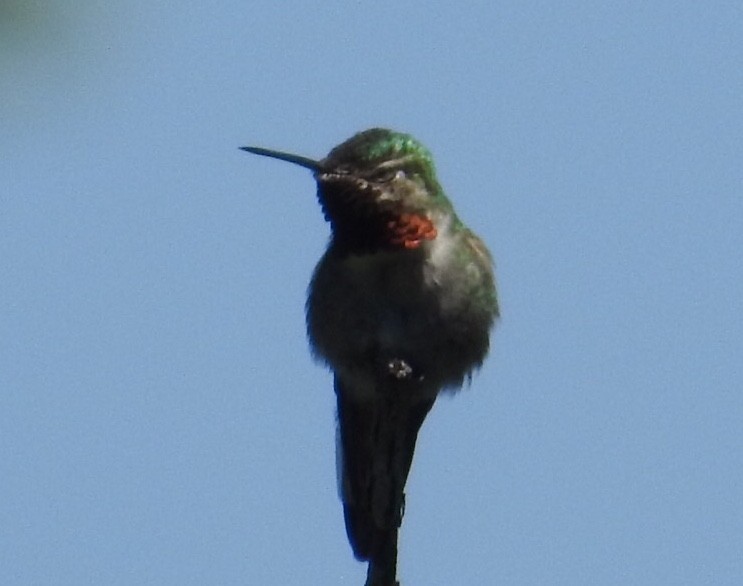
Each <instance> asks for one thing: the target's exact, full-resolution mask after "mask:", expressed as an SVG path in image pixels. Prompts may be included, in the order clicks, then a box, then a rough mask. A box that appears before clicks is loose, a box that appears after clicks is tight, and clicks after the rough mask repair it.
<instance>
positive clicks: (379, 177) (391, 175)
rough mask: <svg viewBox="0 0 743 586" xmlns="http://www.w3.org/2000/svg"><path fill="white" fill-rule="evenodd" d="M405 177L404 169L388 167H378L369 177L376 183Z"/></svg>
mask: <svg viewBox="0 0 743 586" xmlns="http://www.w3.org/2000/svg"><path fill="white" fill-rule="evenodd" d="M403 177H405V171H403V170H402V169H393V168H387V169H378V170H377V171H375V172H374V174H372V176H371V177H370V178H369V179H370V180H371V181H374V182H375V183H389V182H391V181H394V180H395V179H402V178H403Z"/></svg>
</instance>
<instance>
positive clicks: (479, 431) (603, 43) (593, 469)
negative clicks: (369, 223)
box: [0, 1, 743, 586]
mask: <svg viewBox="0 0 743 586" xmlns="http://www.w3.org/2000/svg"><path fill="white" fill-rule="evenodd" d="M73 4H74V3H71V2H57V3H55V5H54V7H50V6H44V3H41V2H16V3H12V2H5V3H3V4H2V5H1V6H0V23H1V24H0V33H2V34H1V35H0V49H2V50H1V51H0V54H1V55H2V56H0V71H2V75H0V89H1V90H2V95H3V100H2V103H0V117H1V118H2V122H3V135H2V137H1V138H0V178H2V186H0V207H1V210H2V211H1V212H0V271H1V273H2V275H3V279H2V282H0V333H1V334H2V335H1V336H0V525H1V526H2V528H3V529H2V531H0V559H1V560H2V563H0V582H2V583H3V584H14V585H15V584H17V585H26V584H55V585H56V584H59V585H67V584H70V585H72V584H75V585H77V584H111V585H119V584H120V585H129V584H132V585H143V584H152V585H170V584H173V585H176V584H177V585H179V586H180V585H184V584H194V585H197V584H198V585H200V584H220V585H230V584H234V585H238V584H240V585H243V584H288V585H293V584H297V585H300V584H347V585H354V586H356V585H360V584H362V583H363V576H364V571H365V570H364V567H363V566H362V565H361V564H358V563H357V562H355V561H354V560H353V558H352V555H351V551H350V548H349V546H348V544H347V542H346V537H345V531H344V528H343V520H342V513H341V507H340V504H339V502H338V500H337V495H336V485H335V458H334V434H335V431H334V426H335V423H334V413H333V409H334V401H333V392H332V388H331V375H330V373H328V372H327V371H325V370H324V369H323V368H322V367H320V366H318V365H316V364H313V362H312V360H311V357H310V355H309V352H308V350H307V343H306V340H305V334H304V315H303V305H304V296H305V290H306V286H307V283H308V280H309V277H310V275H311V272H312V269H313V267H314V263H315V262H316V261H317V259H318V258H319V256H320V254H321V253H322V250H323V248H324V246H325V243H326V241H327V236H328V227H327V225H326V224H325V223H324V221H323V219H322V216H321V214H320V211H319V208H318V206H317V203H316V200H315V195H314V184H313V182H312V179H311V176H310V174H309V173H308V172H307V171H306V170H303V169H299V168H292V167H291V166H288V165H280V164H279V163H276V162H272V161H268V160H262V159H259V158H257V157H252V156H249V155H247V154H246V153H243V152H241V151H239V150H238V149H237V147H238V146H240V145H243V144H258V145H263V146H267V147H274V148H280V149H283V150H289V151H295V152H297V153H301V154H305V155H307V156H314V157H321V156H323V155H325V154H326V153H327V151H328V150H329V149H330V148H331V147H333V146H334V145H336V144H337V143H339V142H341V141H342V140H344V139H346V138H348V137H349V136H350V135H352V134H353V133H355V132H357V131H359V130H362V129H364V128H368V127H370V126H387V127H391V128H395V129H398V130H402V131H406V132H410V133H411V134H413V135H415V136H416V137H417V138H419V139H420V140H421V141H422V142H423V143H424V144H426V145H427V146H428V147H429V148H430V150H431V151H432V152H433V154H434V157H435V159H436V161H437V166H438V171H439V178H440V180H441V182H442V184H443V185H444V186H445V188H446V190H447V192H448V193H449V195H450V196H451V198H452V200H453V202H454V203H455V205H456V207H457V210H458V212H459V214H460V216H461V217H462V218H463V219H464V220H465V221H467V222H468V223H469V224H470V225H471V227H472V228H473V229H474V230H475V231H476V232H478V233H479V234H480V235H481V236H482V237H483V239H484V240H485V241H486V242H487V244H488V246H489V247H490V248H491V250H492V251H493V253H494V256H495V257H496V260H497V275H498V280H499V290H500V295H501V303H502V311H503V319H502V320H501V322H500V324H499V326H498V328H497V330H496V332H495V334H494V339H493V350H492V354H491V357H490V358H489V360H488V361H487V363H486V364H485V366H484V367H483V369H482V370H481V372H480V373H479V375H478V376H477V377H476V378H475V380H474V381H473V383H472V385H471V387H470V388H468V389H465V390H464V391H462V392H461V393H459V394H458V395H457V396H455V397H453V398H451V397H443V398H442V399H441V400H440V401H439V402H438V403H437V405H436V407H435V408H434V411H433V412H432V414H431V415H430V416H429V418H428V420H427V422H426V424H425V426H424V428H423V430H422V432H421V436H420V439H419V444H418V450H417V454H416V461H415V463H414V466H413V471H412V473H411V477H410V480H409V482H408V490H407V494H408V498H407V508H406V517H405V522H404V526H403V531H402V541H401V546H400V562H399V566H400V578H401V580H402V583H403V585H404V586H415V585H417V584H426V585H437V584H442V585H443V584H455V583H459V584H472V585H478V584H483V585H489V584H509V585H510V584H514V585H547V584H548V585H565V586H574V585H582V584H585V585H595V584H602V585H615V584H616V585H626V584H648V585H651V584H652V585H658V584H669V585H671V584H673V585H677V584H695V585H697V584H714V585H724V584H740V583H743V555H742V552H743V505H741V494H743V397H742V396H741V393H740V384H741V375H742V374H743V366H741V365H743V268H742V267H743V263H742V262H741V250H743V195H742V193H743V165H741V160H743V148H742V146H743V144H742V143H743V139H742V137H743V115H742V114H741V95H742V94H743V67H741V63H743V37H741V34H740V31H741V25H742V24H743V9H741V5H740V3H736V2H720V1H712V2H705V3H700V2H684V1H682V2H665V1H660V2H632V1H630V2H622V3H615V2H605V1H598V2H596V1H594V2H562V3H552V2H537V1H519V2H495V3H493V2H487V3H485V2H475V3H471V4H465V5H460V4H456V3H438V2H433V3H431V2H419V1H413V2H407V3H406V2H403V3H400V2H387V1H380V2H375V3H362V2H350V3H349V2H328V3H324V4H322V5H317V4H316V3H315V4H313V3H300V2H277V3H257V5H251V4H250V3H245V2H226V1H225V2H216V3H203V2H191V1H185V2H178V3H175V2H161V3H156V4H154V5H153V4H148V3H145V2H129V3H119V4H118V5H116V4H113V3H109V4H105V3H103V4H101V3H98V5H95V3H90V5H89V6H87V7H84V8H80V7H79V6H76V7H74V8H73ZM14 5H15V10H12V8H13V6H14Z"/></svg>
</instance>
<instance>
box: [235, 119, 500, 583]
mask: <svg viewBox="0 0 743 586" xmlns="http://www.w3.org/2000/svg"><path fill="white" fill-rule="evenodd" d="M241 149H243V150H245V151H247V152H250V153H253V154H256V155H262V156H266V157H272V158H274V159H280V160H282V161H287V162H289V163H294V164H296V165H299V166H301V167H304V168H307V169H309V170H310V171H312V173H313V175H314V179H315V181H316V182H317V198H318V200H319V203H320V207H321V208H322V211H323V214H324V216H325V219H326V220H327V221H328V222H329V223H330V228H331V237H330V241H329V244H328V247H327V250H326V251H325V253H324V255H323V256H322V258H321V259H320V261H319V263H318V264H317V266H316V268H315V271H314V274H313V276H312V280H311V282H310V285H309V289H308V296H307V304H306V321H307V335H308V338H309V342H310V347H311V351H312V353H313V355H314V357H315V358H316V359H317V360H319V361H320V362H322V363H324V364H326V365H327V366H328V367H329V368H330V369H331V370H332V371H333V373H334V390H335V396H336V402H337V421H338V428H337V440H338V441H337V444H338V446H337V449H338V452H337V463H338V485H339V493H340V497H341V500H342V502H343V512H344V520H345V526H346V533H347V535H348V540H349V543H350V545H351V548H352V550H353V553H354V555H355V557H356V558H357V559H358V560H360V561H366V562H368V568H367V578H366V586H399V582H397V541H398V531H399V528H400V526H401V523H402V518H403V514H404V509H405V484H406V481H407V478H408V473H409V471H410V467H411V464H412V462H413V453H414V451H415V444H416V439H417V437H418V431H419V430H420V428H421V425H422V424H423V421H424V420H425V418H426V415H427V414H428V413H429V411H430V410H431V407H433V404H434V402H435V401H436V398H437V396H438V395H439V394H440V393H441V392H442V391H443V392H445V391H456V390H457V389H459V388H461V387H462V385H463V384H464V383H465V382H466V381H469V379H470V378H471V376H472V374H473V373H474V371H476V370H477V369H478V368H479V367H480V366H481V364H482V362H483V360H484V359H485V357H486V355H487V353H488V349H489V342H490V331H491V329H492V326H493V325H494V323H495V321H496V319H497V318H498V316H499V310H498V299H497V294H496V288H495V281H494V273H493V261H492V258H491V256H490V253H489V252H488V249H487V248H486V247H485V245H484V244H483V242H482V240H480V239H479V238H478V237H477V236H476V235H475V234H474V233H473V232H472V231H471V230H470V229H468V228H467V226H465V225H464V224H463V223H462V221H461V220H460V219H459V217H458V216H457V214H456V213H455V211H454V208H453V206H452V204H451V202H450V201H449V199H448V198H447V196H446V194H445V193H444V190H443V189H442V187H441V185H440V184H439V182H438V179H437V177H436V170H435V167H434V162H433V158H432V156H431V153H430V152H429V151H428V149H426V148H425V147H424V146H423V145H422V144H421V143H420V142H418V141H417V140H416V139H415V138H413V137H412V136H410V135H408V134H404V133H400V132H395V131H392V130H388V129H385V128H372V129H369V130H365V131H363V132H359V133H358V134H356V135H354V136H352V137H351V138H350V139H348V140H346V141H345V142H343V143H341V144H340V145H338V146H336V147H335V148H333V149H332V150H331V151H330V153H329V154H328V155H327V156H326V157H325V158H324V159H321V160H315V159H311V158H307V157H303V156H300V155H295V154H290V153H286V152H281V151H274V150H270V149H264V148H260V147H252V146H251V147H241Z"/></svg>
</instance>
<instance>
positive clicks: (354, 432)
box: [335, 379, 435, 586]
mask: <svg viewBox="0 0 743 586" xmlns="http://www.w3.org/2000/svg"><path fill="white" fill-rule="evenodd" d="M335 390H336V395H337V399H338V428H339V432H340V433H339V441H340V446H339V449H340V456H341V460H340V464H341V470H340V478H339V480H340V483H341V497H342V499H343V510H344V516H345V521H346V532H347V534H348V540H349V542H350V544H351V547H352V549H353V553H354V555H355V556H356V558H357V559H359V560H363V561H369V574H368V578H367V586H372V585H373V586H377V585H379V586H381V585H384V586H388V585H392V584H395V581H394V580H395V574H396V563H397V532H398V528H399V527H400V523H401V522H402V515H403V510H404V506H405V493H404V490H405V482H406V481H407V478H408V472H409V471H410V465H411V464H412V462H413V453H414V451H415V442H416V439H417V437H418V431H419V430H420V427H421V425H422V424H423V421H424V420H425V418H426V415H427V414H428V412H429V411H430V409H431V407H432V406H433V403H434V400H435V399H425V400H418V401H412V400H411V395H410V389H400V388H390V389H384V390H383V391H384V392H380V393H378V394H375V395H374V397H373V398H370V399H365V400H359V399H358V398H356V397H354V396H353V395H352V394H351V393H349V392H348V391H347V389H345V388H344V387H343V385H342V383H341V382H340V381H339V380H338V379H336V382H335ZM406 390H407V391H408V393H406V392H405V391H406Z"/></svg>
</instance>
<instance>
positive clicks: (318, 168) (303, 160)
mask: <svg viewBox="0 0 743 586" xmlns="http://www.w3.org/2000/svg"><path fill="white" fill-rule="evenodd" d="M240 150H243V151H247V152H249V153H253V154H254V155H261V156H263V157H271V158H272V159H279V160H280V161H287V162H289V163H294V164H295V165H299V166H300V167H304V168H305V169H309V170H310V171H314V172H315V173H322V172H323V171H324V170H325V168H324V167H323V166H322V165H321V164H320V161H316V160H315V159H310V158H309V157H303V156H301V155H293V154H291V153H282V152H281V151H272V150H271V149H264V148H261V147H252V146H244V147H240Z"/></svg>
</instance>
